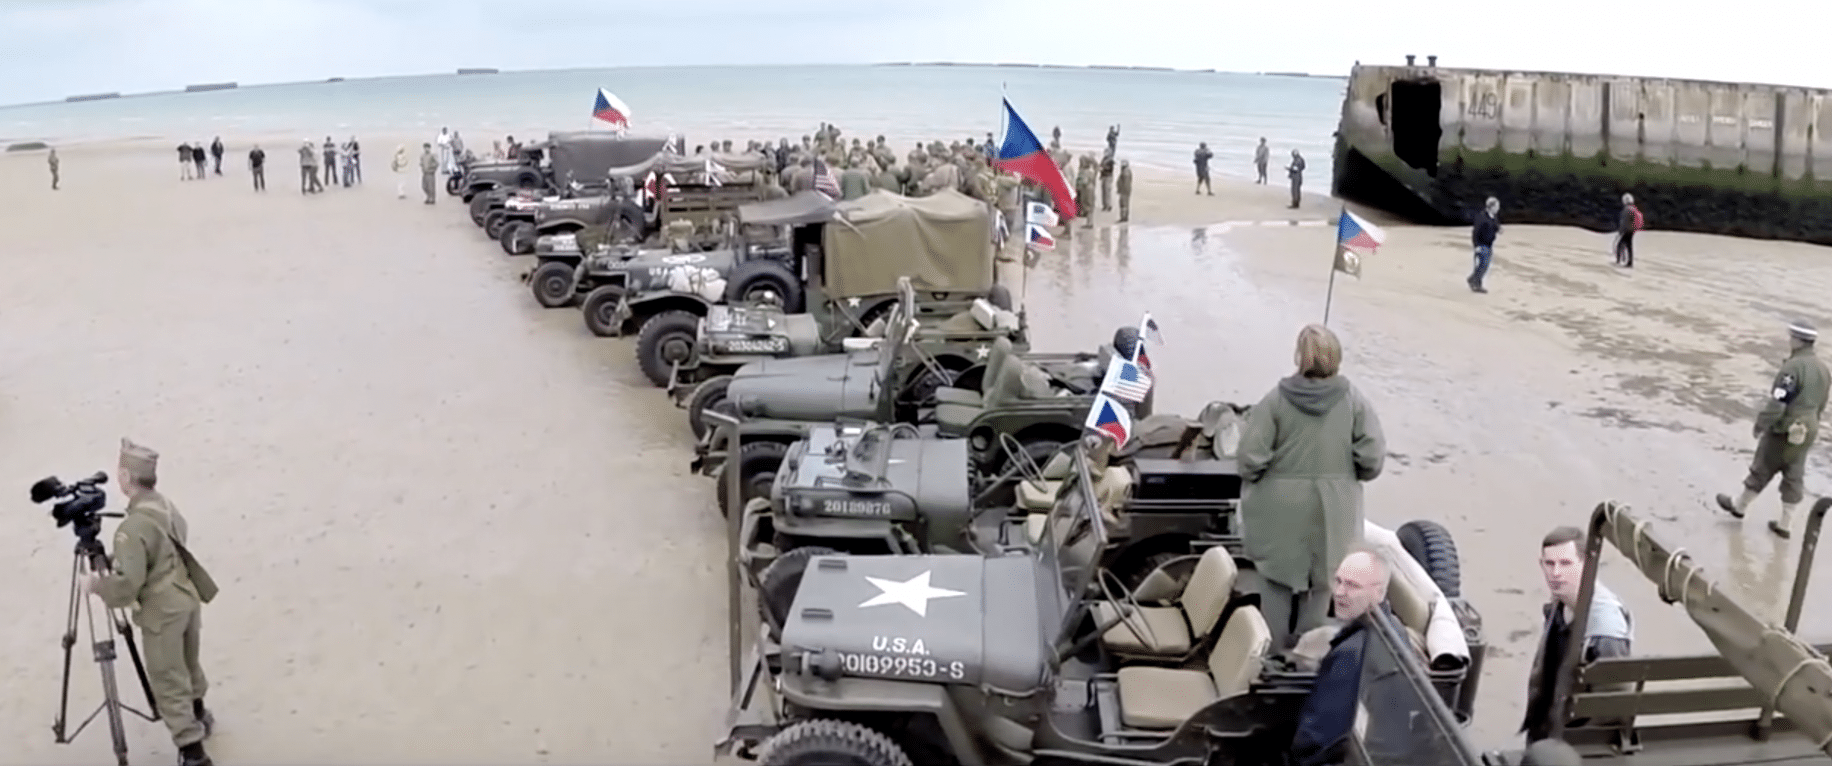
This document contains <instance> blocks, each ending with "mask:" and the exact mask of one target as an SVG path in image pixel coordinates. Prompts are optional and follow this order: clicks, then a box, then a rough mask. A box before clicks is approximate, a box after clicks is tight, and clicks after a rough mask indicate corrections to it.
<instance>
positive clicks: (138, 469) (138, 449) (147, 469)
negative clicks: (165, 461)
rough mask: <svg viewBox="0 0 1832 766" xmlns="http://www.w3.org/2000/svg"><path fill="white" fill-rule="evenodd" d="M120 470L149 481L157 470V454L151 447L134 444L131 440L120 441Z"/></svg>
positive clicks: (124, 438) (123, 438)
mask: <svg viewBox="0 0 1832 766" xmlns="http://www.w3.org/2000/svg"><path fill="white" fill-rule="evenodd" d="M121 468H122V469H123V470H126V471H129V472H131V473H133V474H134V475H135V476H138V477H140V478H143V479H150V478H153V477H154V476H156V475H157V472H158V470H159V453H157V452H154V451H153V449H152V448H151V447H147V446H144V445H140V444H135V443H134V441H133V440H132V439H128V438H126V437H122V439H121Z"/></svg>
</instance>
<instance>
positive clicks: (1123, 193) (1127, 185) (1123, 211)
mask: <svg viewBox="0 0 1832 766" xmlns="http://www.w3.org/2000/svg"><path fill="white" fill-rule="evenodd" d="M1118 187H1119V188H1118V191H1119V193H1120V220H1119V222H1120V223H1125V222H1127V221H1129V220H1131V219H1132V160H1120V181H1119V184H1118Z"/></svg>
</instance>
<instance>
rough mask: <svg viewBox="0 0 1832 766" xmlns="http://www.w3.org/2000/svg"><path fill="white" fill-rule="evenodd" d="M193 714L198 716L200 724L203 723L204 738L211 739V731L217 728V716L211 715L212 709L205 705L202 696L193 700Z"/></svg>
mask: <svg viewBox="0 0 1832 766" xmlns="http://www.w3.org/2000/svg"><path fill="white" fill-rule="evenodd" d="M191 715H192V716H194V717H196V718H197V722H198V723H199V724H202V725H203V727H204V739H209V738H210V734H211V732H213V731H215V730H216V716H213V715H211V714H210V709H209V708H206V707H204V700H203V698H202V697H199V698H197V699H194V700H191Z"/></svg>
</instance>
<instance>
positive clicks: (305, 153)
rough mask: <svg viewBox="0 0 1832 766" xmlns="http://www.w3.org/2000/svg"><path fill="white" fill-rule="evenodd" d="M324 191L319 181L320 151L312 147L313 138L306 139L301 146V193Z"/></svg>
mask: <svg viewBox="0 0 1832 766" xmlns="http://www.w3.org/2000/svg"><path fill="white" fill-rule="evenodd" d="M319 191H324V187H323V186H321V185H319V183H318V152H316V151H313V149H312V140H311V139H309V138H308V139H306V140H305V144H304V145H303V146H300V147H299V193H300V194H311V193H313V192H319Z"/></svg>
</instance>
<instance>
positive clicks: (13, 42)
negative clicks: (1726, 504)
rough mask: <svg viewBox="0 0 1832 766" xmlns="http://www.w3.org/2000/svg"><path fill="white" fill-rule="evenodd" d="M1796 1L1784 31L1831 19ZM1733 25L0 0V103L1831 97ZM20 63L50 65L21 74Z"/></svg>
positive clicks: (1410, 15)
mask: <svg viewBox="0 0 1832 766" xmlns="http://www.w3.org/2000/svg"><path fill="white" fill-rule="evenodd" d="M1782 3H1783V5H1784V6H1787V7H1783V8H1779V9H1773V8H1771V9H1770V10H1772V11H1774V14H1773V15H1775V16H1776V17H1784V16H1788V15H1789V14H1792V15H1793V16H1794V17H1798V18H1800V19H1802V20H1805V19H1807V18H1808V17H1810V16H1812V15H1813V14H1814V13H1815V12H1816V11H1815V9H1816V8H1817V6H1816V5H1809V4H1803V3H1801V2H1798V1H1797V2H1795V3H1793V4H1791V5H1790V4H1789V3H1788V2H1787V0H1782ZM1765 8H1767V6H1765ZM1767 12H1768V11H1765V13H1767ZM1722 25H1723V22H1722V19H1720V18H1716V17H1714V16H1713V15H1712V14H1705V13H1697V14H1694V13H1650V12H1648V11H1647V10H1646V8H1645V7H1644V6H1638V5H1635V4H1632V3H1595V2H1589V1H1588V0H1546V1H1545V2H1542V3H1540V4H1538V5H1536V6H1534V8H1533V9H1532V10H1531V11H1524V10H1522V11H1518V12H1514V11H1512V9H1504V8H1497V7H1488V6H1480V5H1472V4H1470V3H1468V2H1463V1H1458V2H1453V1H1452V0H1413V2H1412V3H1411V4H1409V5H1407V6H1406V7H1405V11H1404V12H1398V11H1388V10H1384V9H1382V8H1380V7H1376V6H1369V5H1368V4H1367V3H1366V2H1365V0H1310V1H1309V2H1303V3H1290V2H1284V3H1266V2H1256V3H1222V4H1217V3H1214V2H1211V1H1210V0H1123V1H1122V0H1051V1H1050V2H1048V3H1042V2H1037V1H1036V0H978V1H977V2H976V1H975V0H930V1H928V2H923V3H895V2H885V3H871V2H859V1H858V0H776V1H774V2H760V1H759V0H661V1H658V0H541V1H539V2H530V3H516V2H512V0H0V50H5V51H7V52H8V58H9V67H8V72H7V74H8V75H9V76H8V77H5V78H0V103H18V102H21V101H36V100H55V99H59V98H62V97H64V96H66V95H70V94H74V93H89V92H99V91H122V92H142V91H149V90H170V89H176V88H181V87H183V86H184V85H186V84H192V83H199V82H216V81H236V82H242V83H263V82H288V81H301V80H319V79H324V78H328V77H334V76H337V77H371V76H382V75H393V74H425V73H436V72H449V71H452V70H454V69H456V68H458V67H471V66H481V67H497V68H502V69H545V68H577V67H615V66H678V65H691V64H726V65H737V64H797V63H870V62H878V61H936V60H957V61H980V62H985V61H1023V62H1035V63H1053V64H1131V65H1140V66H1169V67H1178V68H1189V69H1210V68H1213V69H1224V70H1235V71H1309V72H1328V73H1344V72H1346V71H1347V70H1348V68H1349V67H1350V66H1351V65H1352V64H1353V63H1354V62H1355V61H1356V60H1358V59H1359V60H1362V61H1367V62H1369V63H1376V62H1381V63H1390V62H1397V61H1399V60H1401V59H1402V57H1403V55H1404V54H1407V53H1416V54H1419V55H1420V56H1421V60H1422V57H1423V56H1424V55H1425V54H1433V53H1435V54H1438V55H1439V56H1440V63H1441V64H1443V65H1445V66H1471V67H1506V68H1516V69H1537V70H1546V69H1551V70H1568V71H1604V72H1621V73H1625V74H1639V75H1652V76H1670V77H1694V78H1712V79H1728V80H1757V81H1767V82H1785V83H1794V84H1802V85H1814V84H1817V85H1832V62H1827V61H1825V60H1822V59H1821V58H1819V57H1817V55H1816V51H1817V50H1818V47H1819V46H1818V41H1817V40H1816V39H1815V35H1816V34H1817V33H1816V29H1817V27H1816V26H1815V25H1813V24H1810V23H1801V24H1783V25H1779V26H1771V27H1765V28H1763V29H1762V30H1761V31H1760V32H1751V33H1747V34H1745V33H1738V32H1729V33H1727V32H1725V31H1723V30H1722V29H1721V27H1722ZM11 62H32V64H33V67H32V70H33V71H32V73H31V74H29V75H26V76H12V75H15V74H17V73H18V72H19V71H20V69H21V68H20V67H18V66H16V65H12V64H11ZM785 87H793V84H789V83H785Z"/></svg>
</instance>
